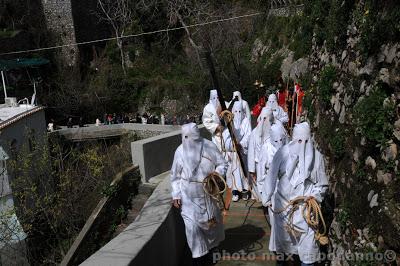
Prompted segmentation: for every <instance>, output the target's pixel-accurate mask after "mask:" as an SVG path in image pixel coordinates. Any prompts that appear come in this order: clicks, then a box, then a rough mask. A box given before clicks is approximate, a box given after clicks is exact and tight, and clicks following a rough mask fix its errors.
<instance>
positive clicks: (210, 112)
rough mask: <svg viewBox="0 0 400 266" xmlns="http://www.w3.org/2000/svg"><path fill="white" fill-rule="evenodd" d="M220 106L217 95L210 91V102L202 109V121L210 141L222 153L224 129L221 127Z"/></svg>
mask: <svg viewBox="0 0 400 266" xmlns="http://www.w3.org/2000/svg"><path fill="white" fill-rule="evenodd" d="M220 113H221V104H220V103H219V99H218V93H217V91H216V90H210V101H209V103H208V104H207V105H206V106H205V107H204V109H203V116H202V121H203V125H204V127H205V128H206V129H207V130H208V131H209V132H210V133H211V136H212V141H213V142H214V143H215V145H217V147H218V149H219V150H220V151H222V146H221V145H222V141H221V138H222V131H223V130H224V127H223V126H222V125H221V120H220V117H219V115H220Z"/></svg>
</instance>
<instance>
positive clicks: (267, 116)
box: [255, 109, 274, 143]
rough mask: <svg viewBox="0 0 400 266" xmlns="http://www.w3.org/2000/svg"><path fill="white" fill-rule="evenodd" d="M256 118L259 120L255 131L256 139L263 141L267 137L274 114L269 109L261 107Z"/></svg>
mask: <svg viewBox="0 0 400 266" xmlns="http://www.w3.org/2000/svg"><path fill="white" fill-rule="evenodd" d="M258 118H259V122H258V124H257V127H256V131H255V133H256V135H257V139H258V141H259V142H260V143H264V142H265V141H266V140H267V139H268V138H269V134H270V128H271V125H272V124H273V123H274V115H273V113H272V111H271V110H270V109H263V110H262V111H261V114H260V115H259V117H258Z"/></svg>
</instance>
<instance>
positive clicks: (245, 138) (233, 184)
mask: <svg viewBox="0 0 400 266" xmlns="http://www.w3.org/2000/svg"><path fill="white" fill-rule="evenodd" d="M250 134H251V125H250V122H249V120H248V119H247V118H243V120H242V122H241V125H240V130H237V131H236V132H235V137H236V140H237V141H238V142H239V143H240V145H241V146H242V148H243V154H242V155H243V160H244V163H245V164H246V162H247V157H246V155H247V148H248V143H249V137H250ZM223 139H224V144H225V151H226V157H227V160H228V162H229V166H228V170H227V173H226V182H227V185H228V187H229V188H231V189H232V190H237V191H240V192H241V191H243V190H248V189H249V181H248V179H247V177H246V176H244V173H243V172H242V169H241V166H240V160H239V157H238V155H237V153H236V152H234V148H233V143H232V139H231V136H230V135H229V131H228V130H227V129H226V130H224V132H223Z"/></svg>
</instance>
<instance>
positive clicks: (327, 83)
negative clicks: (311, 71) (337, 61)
mask: <svg viewBox="0 0 400 266" xmlns="http://www.w3.org/2000/svg"><path fill="white" fill-rule="evenodd" d="M335 79H336V68H335V67H334V66H332V65H328V66H326V67H325V68H324V69H323V70H322V71H321V74H320V78H319V81H318V85H317V86H318V98H319V99H320V100H321V101H322V102H323V103H325V104H329V102H330V100H331V97H332V92H333V87H332V85H333V82H334V81H335Z"/></svg>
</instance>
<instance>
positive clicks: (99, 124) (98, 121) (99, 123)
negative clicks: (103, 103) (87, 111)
mask: <svg viewBox="0 0 400 266" xmlns="http://www.w3.org/2000/svg"><path fill="white" fill-rule="evenodd" d="M96 126H97V127H98V126H101V121H100V119H98V118H96Z"/></svg>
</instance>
